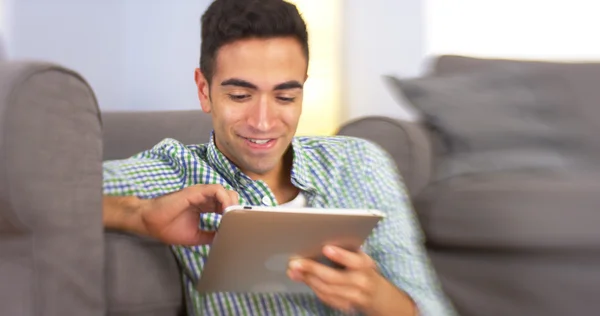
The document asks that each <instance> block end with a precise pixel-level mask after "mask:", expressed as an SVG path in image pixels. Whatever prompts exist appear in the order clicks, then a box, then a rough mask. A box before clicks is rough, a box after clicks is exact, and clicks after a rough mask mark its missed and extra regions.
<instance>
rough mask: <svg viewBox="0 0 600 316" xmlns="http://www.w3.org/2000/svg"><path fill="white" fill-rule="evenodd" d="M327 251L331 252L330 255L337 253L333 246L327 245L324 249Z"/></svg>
mask: <svg viewBox="0 0 600 316" xmlns="http://www.w3.org/2000/svg"><path fill="white" fill-rule="evenodd" d="M323 251H325V252H326V253H328V254H330V255H335V253H336V251H335V248H334V247H331V246H325V249H324V250H323Z"/></svg>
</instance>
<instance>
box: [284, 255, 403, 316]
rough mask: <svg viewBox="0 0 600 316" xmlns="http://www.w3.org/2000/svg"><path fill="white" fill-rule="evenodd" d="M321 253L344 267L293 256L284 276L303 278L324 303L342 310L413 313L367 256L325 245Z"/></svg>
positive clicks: (369, 312) (394, 313)
mask: <svg viewBox="0 0 600 316" xmlns="http://www.w3.org/2000/svg"><path fill="white" fill-rule="evenodd" d="M323 254H324V255H325V256H326V257H327V258H329V259H330V260H331V261H333V262H335V263H337V264H339V265H342V266H344V267H345V269H341V270H340V269H334V268H331V267H328V266H325V265H323V264H320V263H318V262H315V261H313V260H307V259H294V260H292V261H291V262H290V267H289V269H288V276H289V277H290V278H291V279H292V280H295V281H299V282H304V283H306V284H307V285H308V286H309V287H311V288H312V290H313V291H314V292H315V294H316V295H317V296H318V297H319V299H320V300H321V301H323V302H324V303H325V304H327V305H329V306H331V307H333V308H335V309H339V310H341V311H344V312H357V311H359V312H362V313H365V314H366V315H396V316H400V315H415V309H414V304H413V302H412V300H411V299H410V298H409V297H408V296H407V295H406V294H404V293H403V292H401V291H400V290H398V289H397V288H396V287H395V286H394V285H393V284H391V283H389V282H388V281H387V280H386V279H385V278H384V277H383V276H382V275H381V274H379V272H378V271H377V266H376V264H375V262H374V260H373V259H371V257H369V256H368V255H367V254H365V253H364V252H358V253H354V252H350V251H347V250H344V249H341V248H339V247H333V246H327V247H325V248H324V249H323Z"/></svg>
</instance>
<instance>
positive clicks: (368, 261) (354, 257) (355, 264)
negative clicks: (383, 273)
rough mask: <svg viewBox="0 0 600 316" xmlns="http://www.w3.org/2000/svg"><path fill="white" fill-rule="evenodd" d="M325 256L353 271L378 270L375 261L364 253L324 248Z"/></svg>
mask: <svg viewBox="0 0 600 316" xmlns="http://www.w3.org/2000/svg"><path fill="white" fill-rule="evenodd" d="M323 254H324V255H325V256H326V257H327V258H329V260H331V261H333V262H335V263H338V264H341V265H343V266H345V267H346V268H347V269H351V270H361V269H376V268H377V266H376V264H375V261H374V260H373V259H372V258H371V257H369V255H367V254H366V253H364V252H362V251H360V250H359V251H358V252H353V251H349V250H346V249H343V248H340V247H336V246H325V247H323Z"/></svg>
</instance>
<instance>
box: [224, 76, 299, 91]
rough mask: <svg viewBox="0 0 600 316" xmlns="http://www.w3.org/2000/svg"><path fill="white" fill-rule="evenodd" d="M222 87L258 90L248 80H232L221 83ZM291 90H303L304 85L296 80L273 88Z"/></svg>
mask: <svg viewBox="0 0 600 316" xmlns="http://www.w3.org/2000/svg"><path fill="white" fill-rule="evenodd" d="M221 86H235V87H241V88H248V89H252V90H258V87H257V86H256V85H255V84H253V83H251V82H248V81H246V80H242V79H237V78H231V79H227V80H225V81H223V82H221ZM290 89H302V84H301V83H300V82H298V81H296V80H290V81H286V82H283V83H280V84H278V85H276V86H275V87H273V90H290Z"/></svg>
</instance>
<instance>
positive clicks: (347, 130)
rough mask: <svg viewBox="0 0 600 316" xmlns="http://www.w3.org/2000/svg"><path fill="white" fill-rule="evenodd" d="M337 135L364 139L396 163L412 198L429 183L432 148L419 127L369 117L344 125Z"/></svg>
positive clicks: (403, 122) (394, 120)
mask: <svg viewBox="0 0 600 316" xmlns="http://www.w3.org/2000/svg"><path fill="white" fill-rule="evenodd" d="M337 134H338V135H345V136H353V137H359V138H363V139H367V140H370V141H372V142H374V143H376V144H378V145H379V146H381V147H382V148H383V149H385V150H386V151H387V152H388V153H389V154H390V155H391V157H392V159H394V161H395V162H396V165H397V166H398V171H399V172H400V174H401V175H402V177H403V178H404V182H405V184H406V186H407V188H408V191H409V193H410V195H411V197H414V196H416V195H417V194H418V193H419V192H420V191H421V190H422V189H423V188H424V187H425V185H426V184H427V183H428V182H429V179H430V177H431V171H432V167H431V166H432V146H431V142H430V139H429V135H428V133H427V132H426V130H425V129H424V128H423V127H422V126H421V125H420V124H419V123H417V122H409V121H403V120H397V119H393V118H389V117H382V116H369V117H364V118H360V119H357V120H353V121H350V122H347V123H345V124H343V125H342V127H341V128H340V129H339V131H338V132H337Z"/></svg>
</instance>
